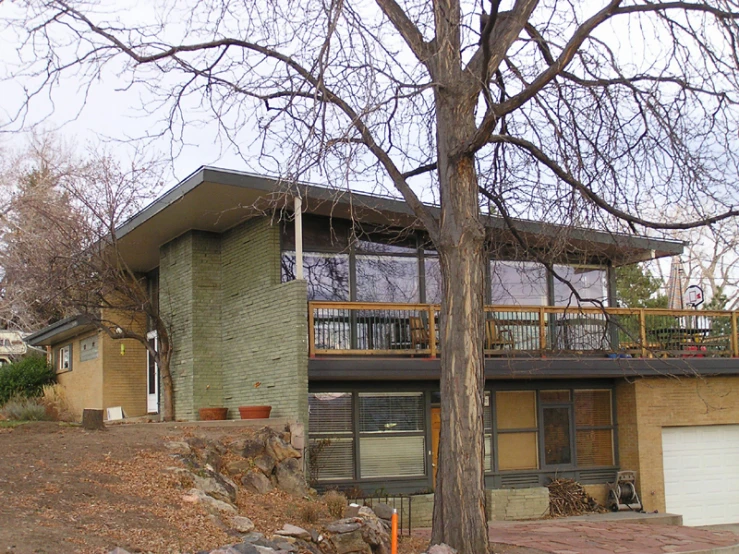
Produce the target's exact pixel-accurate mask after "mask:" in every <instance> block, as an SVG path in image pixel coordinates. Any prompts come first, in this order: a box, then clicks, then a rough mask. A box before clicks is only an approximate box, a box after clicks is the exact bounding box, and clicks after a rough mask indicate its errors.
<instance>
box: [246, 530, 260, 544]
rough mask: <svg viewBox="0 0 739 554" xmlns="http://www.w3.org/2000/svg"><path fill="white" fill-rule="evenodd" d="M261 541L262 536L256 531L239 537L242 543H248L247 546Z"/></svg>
mask: <svg viewBox="0 0 739 554" xmlns="http://www.w3.org/2000/svg"><path fill="white" fill-rule="evenodd" d="M263 539H264V535H263V534H262V533H258V532H256V531H252V532H251V533H247V534H246V535H243V536H242V537H241V540H242V542H248V543H249V544H254V543H256V542H259V541H261V540H263Z"/></svg>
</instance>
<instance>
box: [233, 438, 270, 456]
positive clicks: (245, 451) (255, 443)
mask: <svg viewBox="0 0 739 554" xmlns="http://www.w3.org/2000/svg"><path fill="white" fill-rule="evenodd" d="M240 446H241V451H240V452H239V455H240V456H241V457H242V458H255V457H256V456H259V455H260V454H261V453H262V452H264V440H263V439H260V438H259V437H249V438H247V439H244V441H243V442H242V443H241V445H240Z"/></svg>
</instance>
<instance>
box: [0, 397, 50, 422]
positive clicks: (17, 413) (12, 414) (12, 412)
mask: <svg viewBox="0 0 739 554" xmlns="http://www.w3.org/2000/svg"><path fill="white" fill-rule="evenodd" d="M0 412H2V414H3V416H4V417H6V418H7V419H10V420H14V421H49V420H51V419H52V418H51V417H50V416H49V414H47V413H46V406H44V405H43V404H42V403H41V402H40V401H39V400H38V399H36V398H23V397H18V396H16V397H13V398H11V399H10V400H8V401H7V402H6V403H5V404H4V405H3V407H2V409H1V410H0Z"/></svg>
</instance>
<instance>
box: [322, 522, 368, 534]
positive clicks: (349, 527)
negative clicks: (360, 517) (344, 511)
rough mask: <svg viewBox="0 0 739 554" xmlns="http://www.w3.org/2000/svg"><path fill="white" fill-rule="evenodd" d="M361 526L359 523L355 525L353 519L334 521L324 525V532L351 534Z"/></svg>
mask: <svg viewBox="0 0 739 554" xmlns="http://www.w3.org/2000/svg"><path fill="white" fill-rule="evenodd" d="M361 526H362V524H361V523H357V522H356V521H354V520H353V519H350V518H346V519H340V520H338V521H334V522H333V523H329V524H328V525H326V531H328V532H329V533H351V532H352V531H356V530H357V529H359V528H360V527H361Z"/></svg>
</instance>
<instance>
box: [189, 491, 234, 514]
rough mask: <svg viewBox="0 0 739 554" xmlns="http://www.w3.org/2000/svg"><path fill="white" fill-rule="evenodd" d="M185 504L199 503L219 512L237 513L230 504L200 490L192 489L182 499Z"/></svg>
mask: <svg viewBox="0 0 739 554" xmlns="http://www.w3.org/2000/svg"><path fill="white" fill-rule="evenodd" d="M182 500H184V501H185V502H199V503H202V504H204V505H205V506H206V507H208V508H212V509H214V510H217V511H219V512H230V513H236V508H235V507H234V506H233V505H232V504H229V503H228V502H223V501H222V500H218V499H216V498H213V497H212V496H209V495H207V494H205V493H204V492H203V491H201V490H200V489H190V490H189V492H188V493H187V494H186V495H184V496H183V497H182Z"/></svg>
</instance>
